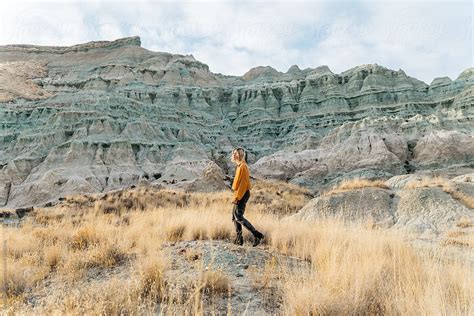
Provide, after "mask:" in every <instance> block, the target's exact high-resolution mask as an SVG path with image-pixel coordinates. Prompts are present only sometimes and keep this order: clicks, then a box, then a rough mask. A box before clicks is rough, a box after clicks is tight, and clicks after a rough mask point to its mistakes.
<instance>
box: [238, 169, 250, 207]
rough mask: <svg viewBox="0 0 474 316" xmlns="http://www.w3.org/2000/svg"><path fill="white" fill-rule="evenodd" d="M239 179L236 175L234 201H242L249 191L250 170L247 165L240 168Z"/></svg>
mask: <svg viewBox="0 0 474 316" xmlns="http://www.w3.org/2000/svg"><path fill="white" fill-rule="evenodd" d="M237 174H238V177H237V175H236V177H235V180H234V182H236V186H235V189H234V201H240V200H241V199H242V197H243V196H244V194H245V191H247V190H248V187H249V186H248V183H249V170H248V167H247V165H245V164H242V165H240V166H239V168H238V171H237Z"/></svg>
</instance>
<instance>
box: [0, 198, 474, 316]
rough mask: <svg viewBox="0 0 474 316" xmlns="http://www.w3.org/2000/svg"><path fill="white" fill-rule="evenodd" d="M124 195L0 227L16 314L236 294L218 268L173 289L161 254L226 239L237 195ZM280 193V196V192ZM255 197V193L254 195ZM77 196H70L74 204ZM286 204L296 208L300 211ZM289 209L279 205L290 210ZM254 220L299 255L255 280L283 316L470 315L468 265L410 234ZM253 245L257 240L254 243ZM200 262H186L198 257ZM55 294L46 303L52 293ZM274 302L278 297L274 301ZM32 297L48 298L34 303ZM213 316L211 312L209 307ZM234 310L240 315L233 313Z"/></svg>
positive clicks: (277, 246) (152, 306)
mask: <svg viewBox="0 0 474 316" xmlns="http://www.w3.org/2000/svg"><path fill="white" fill-rule="evenodd" d="M158 193H159V194H157V195H156V198H157V199H160V201H154V202H153V203H151V202H150V203H151V205H154V206H151V207H146V205H145V206H144V205H142V204H141V203H144V201H145V200H147V199H148V200H149V201H151V200H152V196H153V194H152V193H150V192H148V193H143V192H142V194H144V197H143V199H141V198H140V191H136V192H123V193H121V195H122V196H125V197H126V198H130V199H131V200H132V204H133V206H132V207H128V206H127V207H122V208H120V203H118V202H117V201H120V199H119V198H117V197H112V198H113V202H114V203H115V204H116V205H118V207H119V208H118V209H117V211H115V212H109V211H108V210H107V209H105V208H103V207H102V206H103V204H102V203H103V202H104V201H106V202H111V201H107V198H106V199H103V200H101V199H100V196H97V197H96V199H95V200H94V199H92V201H91V199H84V200H85V202H84V204H82V206H80V205H76V206H75V209H74V211H70V212H68V207H70V206H68V205H70V204H65V205H60V206H58V207H57V208H55V209H44V210H37V211H36V212H35V214H33V215H32V216H30V217H29V218H27V220H26V221H25V222H24V224H23V225H22V226H21V227H19V228H13V227H5V228H3V233H4V238H6V240H7V241H8V245H9V248H8V254H7V255H8V257H7V264H8V276H7V279H6V280H5V279H3V278H1V280H2V282H1V283H0V287H2V286H3V285H4V284H6V288H7V290H8V297H9V301H8V303H9V305H8V306H9V312H12V313H57V314H84V313H87V314H143V313H153V312H157V311H158V312H162V313H171V314H185V313H187V314H202V313H205V312H206V313H207V312H209V310H208V309H209V308H210V307H209V306H207V307H206V303H205V302H207V300H206V297H208V296H210V295H211V296H222V297H227V296H229V295H231V292H232V290H233V284H232V282H231V279H230V278H229V277H228V276H226V275H224V274H223V273H222V272H221V271H204V270H202V271H199V273H201V274H200V276H201V277H199V278H198V281H197V283H195V284H189V285H187V286H184V288H183V286H181V287H179V286H178V287H176V286H172V284H171V282H170V280H168V279H167V278H166V271H168V270H169V269H170V262H171V261H172V254H169V253H167V252H166V251H165V250H164V249H165V248H163V245H165V243H168V242H173V243H176V242H179V241H181V240H200V239H220V240H224V241H230V240H231V237H232V236H233V234H234V228H233V224H232V221H231V209H232V205H231V203H230V201H231V194H230V192H220V193H195V194H189V193H186V194H185V193H182V192H174V191H171V190H161V191H158ZM280 194H282V193H280ZM253 196H255V195H253ZM71 199H72V198H71ZM302 201H303V200H301V198H300V197H298V198H294V199H291V198H289V199H288V202H287V203H288V204H289V205H291V207H294V206H295V205H297V204H298V203H299V204H303V202H304V201H303V202H302ZM287 206H288V205H282V206H280V210H281V211H282V212H283V213H286V212H287V210H288V207H287ZM246 217H247V218H248V219H249V220H250V221H251V222H252V223H253V224H254V225H255V226H256V227H257V228H258V229H260V230H262V231H263V232H264V233H265V235H266V239H264V244H263V246H264V247H266V248H267V249H268V250H269V251H271V252H272V253H274V254H275V255H287V256H292V257H296V258H298V259H299V260H300V261H301V262H302V263H304V262H307V264H302V265H301V267H299V268H296V270H295V268H294V267H292V268H291V267H289V266H285V264H281V265H279V266H278V267H277V266H276V263H275V262H273V263H271V262H270V263H267V266H265V267H263V268H264V273H263V274H261V275H259V276H256V277H255V282H254V284H253V286H254V288H255V290H256V291H263V290H265V289H268V288H270V289H272V291H273V290H278V291H281V297H282V299H283V305H282V306H275V308H276V310H275V311H276V312H278V313H282V314H288V315H308V314H312V315H315V314H318V315H319V314H321V315H322V314H466V315H467V314H470V313H472V312H473V299H472V298H473V295H474V289H473V285H472V284H474V282H473V281H474V278H473V271H472V268H471V267H470V266H468V265H465V264H464V263H462V262H455V261H452V260H444V259H443V258H437V257H436V256H430V255H427V254H422V253H419V252H417V251H416V250H415V249H414V248H413V247H412V246H410V245H409V244H406V243H405V242H404V241H403V236H402V235H397V234H395V233H393V232H388V231H383V230H371V229H367V228H365V227H362V226H356V225H353V226H351V225H348V224H345V223H341V222H337V221H334V220H324V221H319V222H311V223H309V222H303V221H298V220H295V219H293V220H287V221H281V220H280V219H281V215H280V214H275V212H274V210H272V211H268V210H267V209H265V208H264V207H262V206H260V205H258V204H257V205H256V204H253V201H252V198H251V199H250V201H249V204H248V206H247V211H246ZM246 237H247V239H248V238H249V235H248V234H247V235H246ZM199 257H200V256H199V254H193V255H190V256H189V260H199ZM46 290H47V291H49V292H48V293H47V294H45V293H44V291H46ZM268 295H270V294H268ZM32 296H38V297H41V300H39V301H38V303H37V305H34V306H31V305H28V304H27V302H28V299H29V298H31V297H32ZM206 308H207V309H206ZM228 309H229V310H232V306H229V307H228Z"/></svg>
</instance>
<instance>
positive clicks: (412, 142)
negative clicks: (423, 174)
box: [403, 140, 416, 174]
mask: <svg viewBox="0 0 474 316" xmlns="http://www.w3.org/2000/svg"><path fill="white" fill-rule="evenodd" d="M415 146H416V140H409V141H408V142H407V148H408V154H407V159H406V160H405V163H404V165H403V168H405V171H406V173H408V174H411V173H414V172H415V170H416V168H415V166H414V165H413V163H412V160H413V156H414V154H413V150H414V148H415Z"/></svg>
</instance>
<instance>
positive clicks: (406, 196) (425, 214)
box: [394, 188, 474, 233]
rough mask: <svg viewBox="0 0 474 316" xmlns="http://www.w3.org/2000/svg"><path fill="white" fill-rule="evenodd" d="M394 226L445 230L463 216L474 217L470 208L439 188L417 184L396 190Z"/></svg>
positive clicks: (419, 230)
mask: <svg viewBox="0 0 474 316" xmlns="http://www.w3.org/2000/svg"><path fill="white" fill-rule="evenodd" d="M398 195H399V199H400V200H399V202H398V206H397V222H396V224H395V226H394V227H395V228H400V229H404V230H407V231H410V232H414V233H420V232H424V231H427V230H429V231H433V232H439V231H446V230H448V229H449V228H453V227H455V226H456V223H457V222H459V220H461V219H462V218H471V219H474V216H473V212H472V209H469V208H467V207H466V206H464V205H463V204H461V203H460V202H458V201H456V200H455V199H453V198H452V197H451V196H450V195H449V194H447V193H446V192H444V191H443V190H442V189H441V188H416V189H409V190H402V191H400V192H399V194H398Z"/></svg>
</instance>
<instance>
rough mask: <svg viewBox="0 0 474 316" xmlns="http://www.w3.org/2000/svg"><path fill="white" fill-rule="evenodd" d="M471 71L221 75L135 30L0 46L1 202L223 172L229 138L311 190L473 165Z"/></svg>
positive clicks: (274, 172) (266, 168)
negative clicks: (104, 37)
mask: <svg viewBox="0 0 474 316" xmlns="http://www.w3.org/2000/svg"><path fill="white" fill-rule="evenodd" d="M473 83H474V70H473V69H467V70H466V71H464V72H463V73H461V74H460V75H459V77H458V78H456V79H455V80H451V79H449V78H446V77H443V78H437V79H435V80H433V82H432V83H431V85H427V84H425V83H424V82H422V81H419V80H417V79H415V78H412V77H410V76H408V75H406V74H405V72H403V71H402V70H398V71H394V70H390V69H387V68H385V67H382V66H379V65H377V64H372V65H361V66H357V67H355V68H352V69H349V70H347V71H345V72H342V73H341V74H334V73H333V72H332V71H331V70H330V69H329V68H328V67H327V66H321V67H318V68H315V69H311V68H307V69H304V70H301V69H300V68H299V67H298V66H296V65H294V66H292V67H291V68H290V69H288V71H287V72H286V73H281V72H278V71H276V70H275V69H273V68H271V67H269V66H267V67H257V68H254V69H252V70H250V71H249V72H248V73H247V74H245V75H244V76H242V77H238V76H225V75H222V74H214V73H212V72H211V71H210V70H209V67H208V66H207V65H206V64H204V63H202V62H200V61H197V60H196V59H195V58H194V57H193V56H192V55H178V54H170V53H164V52H152V51H149V50H146V49H144V48H142V47H140V39H139V38H138V37H131V38H124V39H119V40H116V41H110V42H109V41H101V42H90V43H86V44H79V45H74V46H70V47H53V46H32V45H8V46H1V47H0V124H1V126H2V129H1V133H0V207H10V208H17V207H27V206H32V205H38V204H42V203H47V202H49V201H51V200H54V199H57V198H58V197H60V196H64V195H67V194H72V193H85V192H99V191H107V190H111V189H116V188H119V187H126V186H130V185H134V184H137V183H138V182H139V181H140V180H142V179H146V180H147V181H149V182H159V183H162V184H165V185H167V184H172V185H175V184H177V183H178V182H186V181H188V182H189V181H193V180H194V179H198V178H201V177H202V176H203V174H205V170H206V167H207V166H208V165H209V163H211V162H212V163H215V164H216V165H217V166H218V167H219V168H220V169H222V171H223V172H224V174H226V175H231V174H232V172H233V166H232V165H231V164H230V163H229V153H230V151H231V149H232V147H234V146H243V147H245V148H246V149H247V150H248V153H249V155H248V157H249V163H250V168H251V170H252V173H253V174H255V175H258V176H259V177H266V178H279V179H285V180H288V181H291V182H293V183H298V184H302V185H305V186H307V187H309V188H311V189H312V190H313V191H316V192H317V191H319V190H320V189H321V188H325V187H327V186H329V185H332V184H333V183H336V182H338V181H340V180H341V179H345V178H349V177H355V176H364V177H369V178H371V177H372V178H375V177H386V178H389V177H392V176H396V175H401V174H413V173H417V172H423V171H424V170H433V169H437V170H450V172H452V170H453V168H454V169H459V168H464V169H463V170H467V172H472V168H473V164H474V147H473V143H474V141H473V129H474V124H473V117H474V115H473V114H474V107H473V104H474V88H473ZM469 170H470V171H469ZM467 172H466V173H467ZM459 175H460V174H459ZM205 177H207V176H205ZM205 177H204V178H205ZM208 178H209V177H208ZM208 180H209V179H208ZM208 180H205V181H208ZM214 180H215V181H214ZM214 180H212V181H211V182H213V183H214V182H216V181H217V179H214ZM203 181H204V180H203ZM214 184H215V183H214ZM216 185H217V184H216ZM217 186H218V187H221V184H218V185H217ZM197 187H199V185H197Z"/></svg>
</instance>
